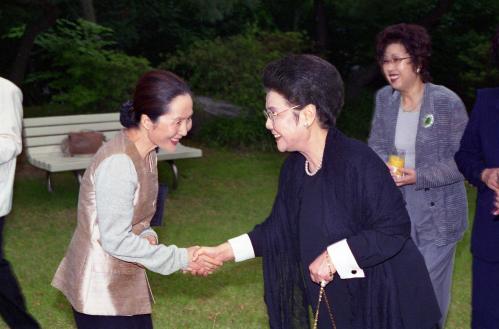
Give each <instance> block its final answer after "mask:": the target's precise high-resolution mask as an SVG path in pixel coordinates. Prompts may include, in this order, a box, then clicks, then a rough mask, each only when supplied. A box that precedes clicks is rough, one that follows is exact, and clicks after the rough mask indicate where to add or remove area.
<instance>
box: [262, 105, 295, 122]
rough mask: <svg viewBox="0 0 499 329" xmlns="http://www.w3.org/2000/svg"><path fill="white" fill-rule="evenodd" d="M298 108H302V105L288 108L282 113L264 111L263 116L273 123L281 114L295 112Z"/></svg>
mask: <svg viewBox="0 0 499 329" xmlns="http://www.w3.org/2000/svg"><path fill="white" fill-rule="evenodd" d="M298 107H300V105H295V106H291V107H288V108H287V109H285V110H282V111H280V112H272V111H270V110H263V115H265V119H266V120H268V119H270V120H272V122H274V120H275V117H277V116H278V115H279V114H281V113H284V112H286V111H288V110H294V109H296V108H298Z"/></svg>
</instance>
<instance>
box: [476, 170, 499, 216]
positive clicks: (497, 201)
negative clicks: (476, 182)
mask: <svg viewBox="0 0 499 329" xmlns="http://www.w3.org/2000/svg"><path fill="white" fill-rule="evenodd" d="M480 178H481V179H482V181H483V182H484V183H485V185H487V187H488V188H490V189H491V190H492V191H494V193H495V198H494V210H493V211H492V214H493V215H495V216H497V215H499V168H487V169H484V170H483V171H482V174H481V175H480Z"/></svg>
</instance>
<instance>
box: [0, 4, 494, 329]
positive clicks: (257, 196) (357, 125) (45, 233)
mask: <svg viewBox="0 0 499 329" xmlns="http://www.w3.org/2000/svg"><path fill="white" fill-rule="evenodd" d="M399 22H409V23H418V24H421V25H424V26H425V27H427V29H428V31H429V33H430V35H431V37H432V40H433V53H432V57H431V66H430V72H431V73H432V76H433V81H434V83H437V84H442V85H445V86H447V87H449V88H450V89H452V90H454V91H455V92H456V93H457V94H459V96H460V97H461V98H462V99H463V101H464V102H465V104H466V105H467V108H468V110H471V108H472V104H473V101H474V97H475V91H476V89H477V88H481V87H487V86H497V85H499V72H498V70H497V69H495V68H494V67H493V66H492V64H491V62H490V60H489V45H490V43H489V40H490V38H491V37H492V35H493V33H494V31H495V29H496V27H497V26H498V25H499V1H497V0H477V1H467V0H424V1H423V0H412V1H411V0H399V1H395V0H383V1H382V0H342V1H338V0H336V1H331V0H313V1H312V0H288V1H284V0H281V1H277V0H182V1H181V0H177V1H173V0H169V1H168V0H147V1H145V0H144V1H138V0H95V1H92V0H80V1H74V0H73V1H70V0H3V1H2V2H1V3H0V49H1V53H0V75H1V76H2V77H5V78H8V79H10V80H12V81H14V82H15V83H16V84H18V85H19V86H20V87H21V89H22V91H23V94H24V107H25V116H26V117H35V116H45V115H63V114H78V113H100V112H115V111H117V109H118V107H119V104H121V103H122V102H123V101H125V100H126V99H128V98H129V97H130V91H131V89H132V87H133V83H134V82H135V80H136V79H137V77H138V76H139V75H140V74H142V73H143V72H145V71H146V70H148V69H151V68H162V69H168V70H172V71H174V72H175V73H177V74H178V75H180V76H182V77H183V78H185V79H186V80H187V81H188V82H189V84H190V85H191V86H192V88H193V90H194V92H195V94H196V95H199V96H201V95H202V96H207V97H210V98H212V99H213V100H215V101H226V102H229V103H231V104H234V105H235V106H236V107H237V108H238V109H239V112H238V113H239V114H238V115H237V116H235V117H232V116H217V117H215V118H210V120H207V119H206V118H204V117H203V116H198V117H196V118H195V119H197V118H199V120H197V121H195V123H194V124H195V127H194V131H195V134H193V135H192V136H191V137H190V138H188V139H187V140H186V141H185V142H183V143H185V144H187V145H193V146H196V147H200V148H202V149H203V152H204V154H203V158H201V159H192V160H182V161H179V162H178V166H179V169H180V172H181V178H180V186H179V188H178V189H177V190H175V191H171V193H170V195H169V198H168V201H167V206H166V213H165V225H164V226H163V227H161V228H159V230H158V231H159V235H160V239H161V241H163V242H166V243H169V244H170V243H174V244H177V245H181V246H188V245H191V244H215V243H220V242H222V241H224V240H226V239H227V238H229V237H232V236H234V235H238V234H240V233H244V232H246V231H248V230H250V229H251V228H252V227H253V225H255V224H257V223H259V222H260V221H261V220H263V219H264V218H265V216H266V214H268V212H269V210H270V207H271V205H272V201H273V197H274V195H275V192H276V181H277V175H278V173H279V167H280V165H281V163H282V161H283V159H284V157H285V155H282V154H278V153H277V152H276V150H275V147H274V145H273V144H274V142H273V138H272V136H271V135H270V134H269V133H268V132H266V131H265V128H264V117H263V115H262V114H261V110H262V109H263V108H264V93H263V90H262V87H261V84H260V74H261V71H262V69H263V66H264V65H265V63H267V62H268V61H270V60H273V59H276V58H279V57H281V56H283V55H285V54H287V53H314V54H317V55H319V56H322V57H324V58H326V59H327V60H329V61H330V62H332V63H334V64H335V65H336V66H337V68H338V69H339V71H340V72H341V74H342V76H343V78H344V81H345V88H346V94H347V98H346V101H345V107H344V111H343V113H342V114H341V116H340V118H339V122H338V125H339V127H340V128H341V129H342V130H343V131H344V132H345V133H346V134H348V135H350V136H353V137H356V138H358V139H361V140H365V139H366V137H367V135H368V132H369V125H370V119H371V115H372V110H373V95H374V92H375V91H376V89H378V88H379V87H381V86H382V85H384V84H385V82H384V80H383V78H382V76H381V75H380V73H379V70H378V68H377V65H376V61H375V54H374V44H375V37H376V34H377V33H378V32H379V31H380V30H382V29H383V28H384V27H385V26H387V25H390V24H394V23H399ZM195 107H196V108H195V112H196V114H198V113H201V112H202V108H201V106H200V105H199V104H197V103H196V105H195ZM19 160H20V161H19V166H18V172H17V176H16V185H15V193H14V208H13V212H12V213H11V214H10V216H9V218H8V219H7V223H6V232H5V242H6V246H5V250H6V254H7V259H9V260H10V261H11V263H12V264H13V267H14V270H15V271H16V273H17V275H18V277H19V280H20V282H21V285H22V287H23V290H24V293H25V295H26V299H27V302H28V306H29V309H30V311H31V312H32V313H33V314H34V315H35V316H36V318H37V319H39V321H40V323H41V324H42V326H43V328H72V318H71V309H70V306H69V304H68V303H67V301H66V300H65V298H64V297H63V296H62V295H61V294H60V293H58V292H57V291H56V290H55V289H53V288H51V287H50V280H51V278H52V275H53V273H54V271H55V269H56V267H57V264H58V263H59V261H60V259H61V258H62V256H63V254H64V251H65V248H66V246H67V244H68V242H69V240H70V238H71V234H72V232H73V230H74V227H75V218H76V201H77V194H78V186H77V184H76V182H75V180H74V177H73V176H72V175H71V174H69V173H68V174H58V175H56V176H55V181H54V185H55V187H56V190H55V192H54V193H48V192H47V191H46V190H45V186H44V174H43V172H41V171H38V170H37V169H35V168H33V167H31V166H30V165H28V164H27V163H26V161H25V159H24V157H23V155H21V157H20V159H19ZM160 169H161V179H162V180H163V181H171V177H170V173H169V171H168V168H167V167H166V166H164V165H163V164H161V165H160ZM468 190H469V206H470V213H471V214H472V211H473V209H474V189H473V188H472V187H470V186H468ZM471 218H472V217H471V216H470V222H471ZM468 249H469V230H468V232H467V234H466V236H465V238H464V239H463V241H462V242H461V243H460V244H459V247H458V252H457V255H456V266H455V273H454V284H453V298H452V306H451V310H450V314H449V321H448V325H447V328H449V329H458V328H469V312H470V269H471V257H470V254H469V250H468ZM260 268H261V263H260V261H259V260H252V261H248V262H245V263H241V264H228V265H227V266H226V267H224V268H222V269H221V270H220V271H219V272H218V273H216V274H214V275H213V276H211V277H209V278H193V277H189V276H185V275H182V274H179V273H177V274H174V275H171V276H168V277H162V276H160V275H156V274H151V284H152V286H153V291H154V293H155V297H156V305H155V307H154V314H153V317H154V323H155V325H156V327H157V328H267V327H268V325H267V320H266V315H265V307H264V303H263V292H262V278H261V271H260ZM0 328H5V325H4V324H3V323H2V322H1V321H0Z"/></svg>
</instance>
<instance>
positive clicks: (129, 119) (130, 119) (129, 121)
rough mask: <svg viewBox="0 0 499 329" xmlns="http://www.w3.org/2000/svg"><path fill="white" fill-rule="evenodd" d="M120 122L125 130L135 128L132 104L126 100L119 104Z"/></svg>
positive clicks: (135, 122)
mask: <svg viewBox="0 0 499 329" xmlns="http://www.w3.org/2000/svg"><path fill="white" fill-rule="evenodd" d="M120 122H121V125H122V126H123V127H125V128H130V127H136V126H137V121H136V118H135V111H134V109H133V102H132V101H130V100H128V101H126V102H124V103H123V104H121V108H120Z"/></svg>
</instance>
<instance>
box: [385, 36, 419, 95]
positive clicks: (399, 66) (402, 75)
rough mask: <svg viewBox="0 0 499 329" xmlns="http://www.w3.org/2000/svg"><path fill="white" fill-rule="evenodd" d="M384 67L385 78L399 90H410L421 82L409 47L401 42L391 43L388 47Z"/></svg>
mask: <svg viewBox="0 0 499 329" xmlns="http://www.w3.org/2000/svg"><path fill="white" fill-rule="evenodd" d="M382 69H383V75H384V76H385V79H386V80H387V81H388V83H389V84H390V85H391V86H392V87H393V89H396V90H398V91H402V92H403V91H407V90H410V89H411V88H412V87H413V86H414V85H415V84H416V83H418V82H421V77H420V76H419V74H417V73H416V69H415V68H414V65H413V64H412V60H411V58H410V55H409V53H408V52H407V49H405V47H404V46H403V45H402V44H400V43H391V44H389V45H388V46H387V47H386V49H385V53H384V56H383V63H382Z"/></svg>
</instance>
